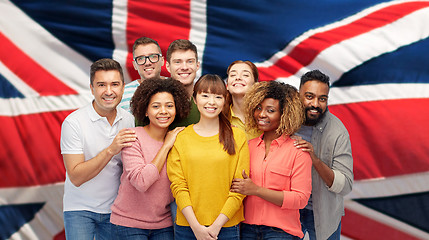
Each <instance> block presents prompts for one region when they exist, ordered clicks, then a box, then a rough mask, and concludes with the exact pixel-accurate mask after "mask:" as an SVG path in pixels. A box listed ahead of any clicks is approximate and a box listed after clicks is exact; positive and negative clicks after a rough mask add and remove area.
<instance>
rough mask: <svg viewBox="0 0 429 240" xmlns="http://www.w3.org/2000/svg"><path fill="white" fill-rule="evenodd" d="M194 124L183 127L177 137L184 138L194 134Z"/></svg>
mask: <svg viewBox="0 0 429 240" xmlns="http://www.w3.org/2000/svg"><path fill="white" fill-rule="evenodd" d="M193 126H194V124H191V125H188V126H187V127H185V129H183V130H182V131H181V132H179V133H178V134H177V137H176V139H178V138H184V137H187V136H189V135H192V134H193V133H194V128H193Z"/></svg>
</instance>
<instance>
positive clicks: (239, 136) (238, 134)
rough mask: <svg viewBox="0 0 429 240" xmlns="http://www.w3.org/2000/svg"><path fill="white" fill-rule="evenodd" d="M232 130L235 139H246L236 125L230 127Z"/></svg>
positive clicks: (244, 134)
mask: <svg viewBox="0 0 429 240" xmlns="http://www.w3.org/2000/svg"><path fill="white" fill-rule="evenodd" d="M232 132H233V134H234V138H235V140H240V141H247V139H246V133H245V132H244V131H243V130H242V129H240V128H238V127H232Z"/></svg>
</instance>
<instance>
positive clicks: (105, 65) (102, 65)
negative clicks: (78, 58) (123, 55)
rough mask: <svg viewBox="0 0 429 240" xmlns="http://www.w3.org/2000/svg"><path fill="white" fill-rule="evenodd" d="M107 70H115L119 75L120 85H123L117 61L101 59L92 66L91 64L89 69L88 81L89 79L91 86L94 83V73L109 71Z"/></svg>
mask: <svg viewBox="0 0 429 240" xmlns="http://www.w3.org/2000/svg"><path fill="white" fill-rule="evenodd" d="M109 70H117V71H118V72H119V74H120V75H121V80H122V83H124V73H123V72H122V67H121V64H119V63H118V62H117V61H115V60H113V59H110V58H102V59H99V60H97V61H95V62H94V63H93V64H91V68H90V71H89V79H90V83H91V85H92V84H93V82H94V76H95V73H96V72H98V71H109Z"/></svg>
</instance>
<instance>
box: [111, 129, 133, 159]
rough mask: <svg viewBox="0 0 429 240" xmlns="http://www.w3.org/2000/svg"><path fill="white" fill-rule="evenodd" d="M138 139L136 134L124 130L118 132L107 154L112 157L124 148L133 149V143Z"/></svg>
mask: <svg viewBox="0 0 429 240" xmlns="http://www.w3.org/2000/svg"><path fill="white" fill-rule="evenodd" d="M136 139H137V136H136V132H135V131H134V130H130V129H127V128H124V129H122V130H120V131H119V132H118V134H117V135H116V137H115V139H113V142H112V144H110V146H109V147H108V148H107V152H108V153H109V154H112V155H116V154H118V153H119V152H120V151H121V150H122V148H124V147H131V146H132V145H133V142H134V141H135V140H136Z"/></svg>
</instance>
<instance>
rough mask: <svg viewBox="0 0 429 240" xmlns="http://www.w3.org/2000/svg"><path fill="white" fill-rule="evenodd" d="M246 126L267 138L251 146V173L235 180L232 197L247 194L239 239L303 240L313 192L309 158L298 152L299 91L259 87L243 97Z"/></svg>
mask: <svg viewBox="0 0 429 240" xmlns="http://www.w3.org/2000/svg"><path fill="white" fill-rule="evenodd" d="M245 104H246V106H247V110H248V112H247V115H246V123H247V124H248V127H250V128H258V129H259V130H261V131H263V135H261V136H260V137H258V138H255V139H252V140H250V141H249V151H250V174H249V176H247V175H246V174H245V173H243V179H241V178H237V179H234V181H233V184H232V186H231V191H232V192H237V193H241V194H245V195H248V196H247V198H246V199H245V201H244V217H245V221H244V222H243V224H242V227H241V239H300V238H302V237H303V236H304V235H303V233H302V231H301V224H300V221H299V209H301V208H304V207H305V205H306V204H307V201H308V198H309V197H310V193H311V159H310V155H309V154H308V153H305V152H302V151H299V150H298V149H296V148H295V147H294V140H292V139H291V138H290V136H291V135H292V134H294V133H295V132H296V131H298V130H299V128H300V127H301V124H302V123H303V120H304V110H303V107H302V104H301V101H300V99H299V96H298V92H297V90H296V88H294V87H292V86H290V85H288V84H284V83H280V82H276V81H270V82H260V83H255V84H254V86H253V87H252V89H251V90H250V91H249V92H248V93H247V95H246V98H245Z"/></svg>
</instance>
